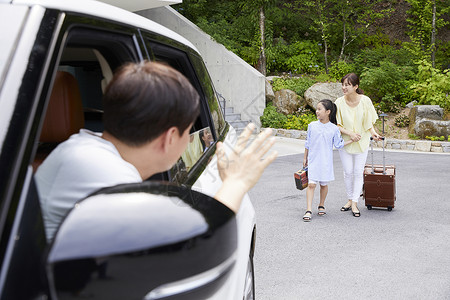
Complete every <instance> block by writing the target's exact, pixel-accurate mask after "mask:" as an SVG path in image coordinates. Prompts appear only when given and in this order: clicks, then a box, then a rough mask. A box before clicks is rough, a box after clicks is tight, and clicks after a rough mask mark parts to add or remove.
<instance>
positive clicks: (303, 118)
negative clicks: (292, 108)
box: [284, 113, 317, 130]
mask: <svg viewBox="0 0 450 300" xmlns="http://www.w3.org/2000/svg"><path fill="white" fill-rule="evenodd" d="M316 120H317V118H316V116H315V115H314V114H310V113H309V114H302V115H300V116H296V115H289V116H288V117H287V120H286V123H285V124H284V128H285V129H296V130H308V124H309V123H311V122H313V121H316Z"/></svg>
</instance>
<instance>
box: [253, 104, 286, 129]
mask: <svg viewBox="0 0 450 300" xmlns="http://www.w3.org/2000/svg"><path fill="white" fill-rule="evenodd" d="M286 120H287V117H286V116H285V115H283V114H282V113H279V112H277V109H276V107H275V106H273V105H272V104H271V103H269V104H268V105H267V107H266V108H265V109H264V112H263V115H262V116H261V117H260V121H261V126H262V127H267V128H283V126H284V123H285V122H286Z"/></svg>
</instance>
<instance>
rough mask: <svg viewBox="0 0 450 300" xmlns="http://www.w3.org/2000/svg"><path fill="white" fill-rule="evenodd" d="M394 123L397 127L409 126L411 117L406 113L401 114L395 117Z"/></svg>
mask: <svg viewBox="0 0 450 300" xmlns="http://www.w3.org/2000/svg"><path fill="white" fill-rule="evenodd" d="M394 123H395V126H397V127H407V126H409V117H408V116H407V115H405V114H400V115H398V116H396V117H395V120H394Z"/></svg>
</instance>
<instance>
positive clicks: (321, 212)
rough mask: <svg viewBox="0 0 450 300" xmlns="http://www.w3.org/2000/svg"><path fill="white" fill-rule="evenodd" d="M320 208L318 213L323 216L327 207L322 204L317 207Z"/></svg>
mask: <svg viewBox="0 0 450 300" xmlns="http://www.w3.org/2000/svg"><path fill="white" fill-rule="evenodd" d="M317 208H318V209H319V212H318V213H317V214H318V215H319V216H323V215H325V214H326V213H327V212H326V211H325V207H323V206H322V205H320V206H319V207H317Z"/></svg>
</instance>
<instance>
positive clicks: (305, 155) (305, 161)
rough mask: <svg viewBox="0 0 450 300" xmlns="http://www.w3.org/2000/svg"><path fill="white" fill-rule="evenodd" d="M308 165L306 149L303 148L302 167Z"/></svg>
mask: <svg viewBox="0 0 450 300" xmlns="http://www.w3.org/2000/svg"><path fill="white" fill-rule="evenodd" d="M307 166H308V149H306V148H305V154H304V155H303V168H306V167H307Z"/></svg>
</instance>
